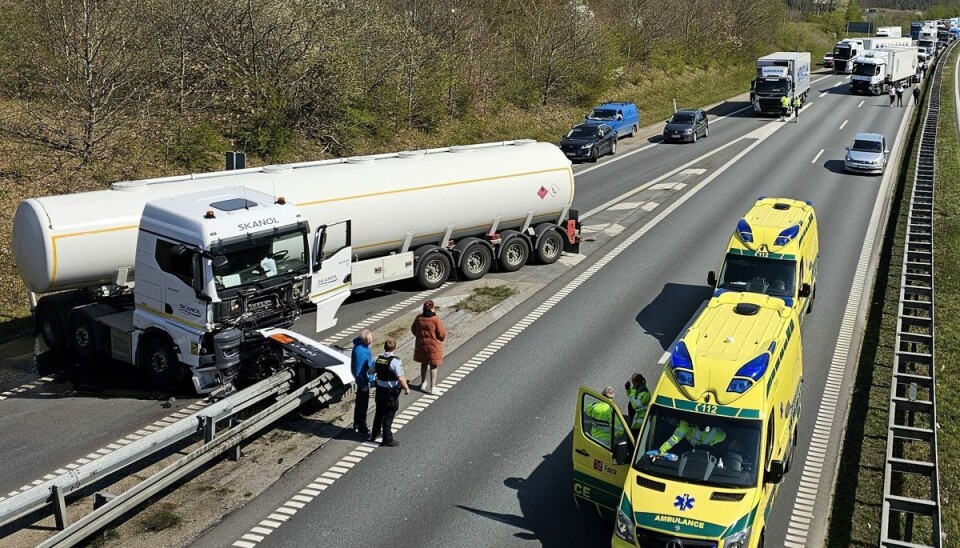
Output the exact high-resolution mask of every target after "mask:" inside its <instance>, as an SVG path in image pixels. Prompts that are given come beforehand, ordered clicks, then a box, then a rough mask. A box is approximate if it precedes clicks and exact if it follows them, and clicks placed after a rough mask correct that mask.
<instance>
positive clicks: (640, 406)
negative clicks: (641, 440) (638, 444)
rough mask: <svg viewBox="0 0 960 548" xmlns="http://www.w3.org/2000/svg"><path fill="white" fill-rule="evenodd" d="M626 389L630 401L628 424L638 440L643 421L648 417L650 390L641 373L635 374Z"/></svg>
mask: <svg viewBox="0 0 960 548" xmlns="http://www.w3.org/2000/svg"><path fill="white" fill-rule="evenodd" d="M625 388H626V389H627V399H628V400H629V401H630V403H629V406H628V415H627V422H628V423H629V424H630V431H631V432H633V437H634V438H636V437H637V435H638V434H639V433H640V427H641V426H643V419H644V417H646V416H647V408H648V407H650V389H649V388H647V379H645V378H643V375H641V374H640V373H634V374H633V376H632V377H630V380H629V381H627V384H626V386H625Z"/></svg>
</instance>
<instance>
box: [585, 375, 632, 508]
mask: <svg viewBox="0 0 960 548" xmlns="http://www.w3.org/2000/svg"><path fill="white" fill-rule="evenodd" d="M624 444H625V445H626V452H625V453H626V458H625V459H624V461H623V462H620V463H617V462H615V461H614V450H615V448H617V446H621V447H622V446H623V445H624ZM635 447H636V444H635V442H634V439H633V435H632V434H631V433H630V429H629V428H627V421H626V420H625V419H624V417H623V415H622V414H621V413H620V410H619V409H617V405H616V404H615V403H614V402H613V401H612V400H609V399H607V398H605V397H603V396H602V395H601V394H600V393H599V392H596V391H594V390H591V389H589V388H587V387H585V386H581V387H580V392H579V394H578V395H577V405H576V414H575V415H574V421H573V495H574V500H575V501H576V502H577V504H578V505H579V504H580V503H582V502H586V503H588V505H589V506H591V507H594V508H596V509H597V511H598V512H599V513H601V514H612V513H614V512H615V511H616V508H617V505H618V504H619V503H620V496H621V495H622V494H623V482H624V479H625V478H626V476H627V471H628V467H629V466H630V461H631V459H632V458H633V451H634V448H635ZM620 451H621V452H623V449H622V448H621V449H620Z"/></svg>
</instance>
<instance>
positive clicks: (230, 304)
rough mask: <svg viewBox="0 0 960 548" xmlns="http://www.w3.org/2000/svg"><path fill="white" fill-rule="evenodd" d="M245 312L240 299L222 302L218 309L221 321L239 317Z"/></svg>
mask: <svg viewBox="0 0 960 548" xmlns="http://www.w3.org/2000/svg"><path fill="white" fill-rule="evenodd" d="M242 311H243V307H242V306H241V305H240V299H239V298H234V299H227V300H224V301H222V302H221V303H220V304H219V306H218V308H217V317H218V319H220V320H227V319H230V318H233V317H236V316H239V315H240V313H241V312H242Z"/></svg>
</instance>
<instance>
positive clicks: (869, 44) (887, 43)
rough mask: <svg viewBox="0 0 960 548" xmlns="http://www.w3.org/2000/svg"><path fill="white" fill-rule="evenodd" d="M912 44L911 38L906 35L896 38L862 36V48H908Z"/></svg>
mask: <svg viewBox="0 0 960 548" xmlns="http://www.w3.org/2000/svg"><path fill="white" fill-rule="evenodd" d="M912 45H913V40H911V39H910V37H909V36H907V37H896V38H864V39H863V50H864V51H867V50H878V49H889V48H908V47H910V46H912Z"/></svg>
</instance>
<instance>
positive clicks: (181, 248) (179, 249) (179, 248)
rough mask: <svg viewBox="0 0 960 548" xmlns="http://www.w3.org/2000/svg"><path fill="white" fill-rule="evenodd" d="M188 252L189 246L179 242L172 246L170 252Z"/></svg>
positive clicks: (176, 253) (178, 253)
mask: <svg viewBox="0 0 960 548" xmlns="http://www.w3.org/2000/svg"><path fill="white" fill-rule="evenodd" d="M186 252H187V246H185V245H183V244H177V245H175V246H173V247H171V248H170V253H171V254H172V255H176V256H178V257H179V256H180V255H183V254H184V253H186Z"/></svg>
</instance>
